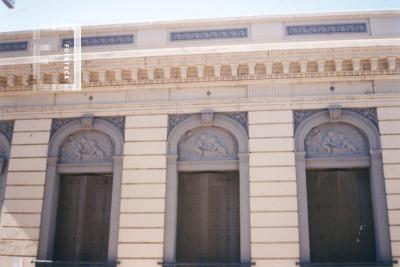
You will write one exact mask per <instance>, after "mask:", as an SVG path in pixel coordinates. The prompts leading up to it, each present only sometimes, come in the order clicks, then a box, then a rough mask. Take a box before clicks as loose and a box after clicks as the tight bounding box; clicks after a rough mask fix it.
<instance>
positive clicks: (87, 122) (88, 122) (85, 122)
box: [81, 115, 94, 130]
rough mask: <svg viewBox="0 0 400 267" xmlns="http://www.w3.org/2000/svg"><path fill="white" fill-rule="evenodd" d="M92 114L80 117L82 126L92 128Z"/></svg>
mask: <svg viewBox="0 0 400 267" xmlns="http://www.w3.org/2000/svg"><path fill="white" fill-rule="evenodd" d="M93 119H94V116H91V115H87V116H83V117H82V118H81V123H82V128H84V129H88V130H90V129H92V125H93Z"/></svg>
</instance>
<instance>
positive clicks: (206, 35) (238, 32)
mask: <svg viewBox="0 0 400 267" xmlns="http://www.w3.org/2000/svg"><path fill="white" fill-rule="evenodd" d="M247 36H248V30H247V28H238V29H219V30H202V31H180V32H171V33H170V38H171V41H192V40H209V39H228V38H245V37H247Z"/></svg>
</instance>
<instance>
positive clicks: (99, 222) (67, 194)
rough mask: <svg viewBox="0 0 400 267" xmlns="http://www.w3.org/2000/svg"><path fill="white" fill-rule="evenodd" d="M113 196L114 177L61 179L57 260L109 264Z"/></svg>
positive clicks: (66, 177)
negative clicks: (107, 262)
mask: <svg viewBox="0 0 400 267" xmlns="http://www.w3.org/2000/svg"><path fill="white" fill-rule="evenodd" d="M111 196H112V176H111V175H64V176H61V179H60V192H59V200H58V207H57V222H56V233H55V242H54V244H55V245H54V257H53V259H54V261H71V262H106V261H107V256H108V239H109V229H110V215H111Z"/></svg>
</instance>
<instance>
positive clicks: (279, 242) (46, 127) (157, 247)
mask: <svg viewBox="0 0 400 267" xmlns="http://www.w3.org/2000/svg"><path fill="white" fill-rule="evenodd" d="M282 104H283V102H282ZM359 105H360V102H359V101H357V99H356V102H355V103H354V104H346V106H347V107H352V106H354V107H357V106H359ZM377 105H378V102H375V103H371V104H370V106H371V107H375V106H377ZM292 106H293V108H285V109H279V108H276V107H274V109H273V110H271V109H270V108H269V107H268V105H267V104H265V105H263V106H258V107H257V108H255V107H254V106H252V105H250V104H246V103H245V102H242V106H241V108H240V110H239V109H237V108H234V107H229V108H226V111H246V110H250V111H249V113H248V119H249V152H250V170H249V171H250V205H251V249H252V258H253V260H254V261H255V262H256V264H257V266H261V267H269V266H278V267H281V266H282V267H284V266H285V267H286V266H287V267H289V266H295V262H296V261H298V260H299V235H298V213H297V192H296V177H295V156H294V144H293V143H294V136H293V135H294V133H293V132H294V130H293V113H292V112H293V109H298V103H297V104H293V105H292ZM326 106H327V104H326V103H317V102H314V104H313V105H310V104H305V105H304V106H302V107H303V108H304V109H307V108H322V107H326ZM364 106H368V105H365V103H364ZM182 107H183V105H182ZM203 109H204V107H199V108H192V110H191V112H201V110H203ZM377 110H378V116H379V127H380V131H381V134H382V137H381V140H382V147H383V162H384V172H385V178H386V187H387V194H388V195H387V198H388V207H389V221H390V225H391V239H392V249H393V255H394V256H396V257H400V254H399V246H400V239H399V236H400V227H399V226H398V224H399V222H398V221H399V210H400V207H399V204H398V203H399V199H398V196H399V195H400V194H399V193H400V185H399V183H400V177H398V176H399V173H400V161H399V159H400V155H399V154H400V145H399V141H398V138H399V137H400V127H399V125H400V105H399V106H398V107H378V109H377ZM131 113H132V115H128V116H126V125H125V145H124V160H123V180H122V195H121V214H120V231H119V245H118V257H119V260H120V261H121V265H120V266H123V267H128V266H132V267H136V266H137V267H147V266H149V267H150V266H152V267H156V266H159V265H158V264H157V263H158V262H159V261H161V259H162V256H163V234H164V233H163V231H164V210H165V182H166V181H165V179H166V145H167V143H166V140H167V125H168V115H167V114H161V113H160V114H156V113H155V114H147V115H143V114H139V113H143V112H142V111H136V112H133V111H132V112H131ZM135 113H137V114H135ZM50 126H51V120H50V119H33V118H32V119H24V120H18V119H17V120H16V121H15V127H14V135H13V141H12V147H11V159H10V163H9V173H8V179H7V187H6V193H5V204H4V207H3V210H2V217H1V238H2V240H1V241H2V245H1V248H2V249H1V250H0V253H1V255H2V256H1V257H0V265H1V266H10V267H11V266H23V267H25V266H33V264H32V263H31V260H32V259H34V258H35V256H36V251H37V243H38V231H39V226H40V213H41V208H42V197H43V188H44V178H45V168H46V155H47V144H48V139H49V131H50ZM13 264H16V265H13Z"/></svg>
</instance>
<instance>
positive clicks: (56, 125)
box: [50, 115, 125, 137]
mask: <svg viewBox="0 0 400 267" xmlns="http://www.w3.org/2000/svg"><path fill="white" fill-rule="evenodd" d="M90 117H91V116H90V115H86V116H84V117H81V118H65V119H53V120H52V123H51V132H50V137H53V135H54V134H55V133H56V132H57V131H58V130H59V129H60V128H61V127H63V126H64V125H66V124H68V123H70V122H71V121H74V120H79V119H80V120H81V125H82V127H83V128H85V129H91V128H93V122H94V119H95V118H97V119H103V120H106V121H109V122H111V123H112V124H114V125H115V126H117V127H118V129H119V130H120V131H121V133H122V134H123V133H124V128H125V117H122V116H121V117H119V116H117V117H92V120H91V122H90V121H88V120H89V118H90ZM86 118H87V119H86ZM88 124H90V125H88ZM85 125H86V126H88V128H86V127H85Z"/></svg>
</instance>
